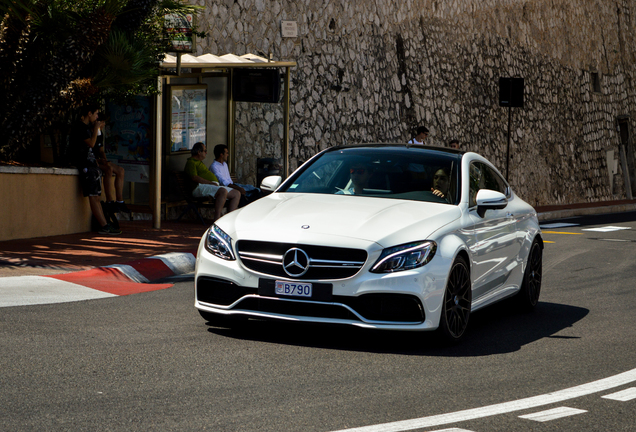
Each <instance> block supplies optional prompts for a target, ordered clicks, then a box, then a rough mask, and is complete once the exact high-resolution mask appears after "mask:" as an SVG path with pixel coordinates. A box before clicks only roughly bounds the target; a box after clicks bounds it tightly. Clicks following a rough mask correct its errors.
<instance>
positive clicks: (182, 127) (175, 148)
mask: <svg viewBox="0 0 636 432" xmlns="http://www.w3.org/2000/svg"><path fill="white" fill-rule="evenodd" d="M206 119H207V85H193V86H171V87H170V152H171V153H176V152H185V151H190V149H192V146H193V145H194V144H195V143H196V142H199V141H201V142H203V143H205V139H206Z"/></svg>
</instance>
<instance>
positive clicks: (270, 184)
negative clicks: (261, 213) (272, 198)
mask: <svg viewBox="0 0 636 432" xmlns="http://www.w3.org/2000/svg"><path fill="white" fill-rule="evenodd" d="M282 182H283V178H282V177H281V176H269V177H265V178H264V179H263V181H262V182H261V190H263V191H264V192H274V191H275V190H276V189H278V186H280V184H281V183H282Z"/></svg>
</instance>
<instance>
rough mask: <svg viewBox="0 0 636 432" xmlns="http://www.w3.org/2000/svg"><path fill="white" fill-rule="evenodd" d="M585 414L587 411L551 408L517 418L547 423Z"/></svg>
mask: <svg viewBox="0 0 636 432" xmlns="http://www.w3.org/2000/svg"><path fill="white" fill-rule="evenodd" d="M585 412H587V411H585V410H581V409H576V408H568V407H559V408H553V409H550V410H547V411H541V412H536V413H532V414H526V415H522V416H519V418H522V419H527V420H534V421H538V422H547V421H550V420H556V419H560V418H562V417H569V416H573V415H576V414H583V413H585Z"/></svg>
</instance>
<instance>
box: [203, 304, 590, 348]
mask: <svg viewBox="0 0 636 432" xmlns="http://www.w3.org/2000/svg"><path fill="white" fill-rule="evenodd" d="M588 312H589V310H587V309H583V308H580V307H575V306H569V305H562V304H555V303H539V305H537V307H536V309H535V310H534V311H533V312H528V313H518V312H517V310H516V308H515V307H514V304H513V303H512V302H509V301H504V302H501V303H499V304H496V305H494V306H491V307H488V308H486V309H483V310H481V311H479V312H476V313H474V314H473V315H471V318H470V324H469V329H468V332H467V334H466V336H465V339H464V340H463V341H462V342H461V343H460V344H458V345H452V346H449V345H446V344H445V343H443V342H442V341H440V340H439V338H438V337H437V336H436V334H434V333H431V332H389V331H375V330H365V329H358V328H353V327H345V326H334V325H314V324H304V323H286V322H274V321H252V320H250V321H248V322H246V323H244V324H242V325H241V326H239V327H235V328H233V329H226V328H218V327H210V328H209V329H208V331H210V332H211V333H214V334H218V335H221V336H226V337H232V338H237V339H247V340H253V341H261V342H265V343H276V344H286V345H297V346H306V347H314V348H325V349H336V350H347V351H363V352H374V353H392V354H402V355H424V356H440V357H444V356H448V357H475V356H487V355H492V354H502V353H509V352H515V351H518V350H519V349H520V348H521V347H522V346H524V345H526V344H529V343H532V342H535V341H537V340H540V339H543V338H547V337H559V336H557V333H559V332H560V331H561V330H563V329H566V328H568V327H571V326H572V325H573V324H574V323H576V322H577V321H580V320H581V319H583V318H584V317H585V316H586V315H587V314H588Z"/></svg>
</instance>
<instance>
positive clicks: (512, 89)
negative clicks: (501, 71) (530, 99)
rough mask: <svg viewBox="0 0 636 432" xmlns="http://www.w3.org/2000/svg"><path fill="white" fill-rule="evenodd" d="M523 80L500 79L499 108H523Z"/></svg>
mask: <svg viewBox="0 0 636 432" xmlns="http://www.w3.org/2000/svg"><path fill="white" fill-rule="evenodd" d="M523 87H524V86H523V78H499V106H502V107H513V108H515V107H517V108H523Z"/></svg>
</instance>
